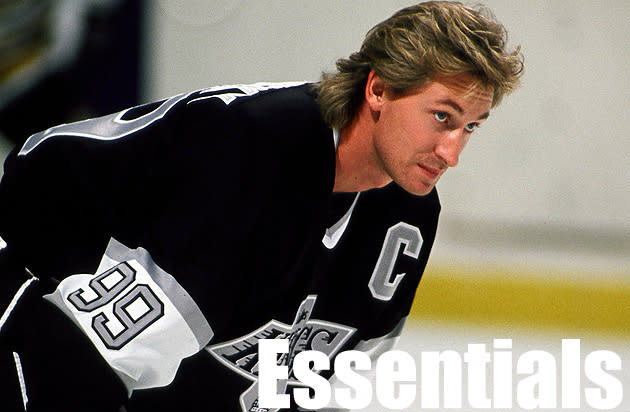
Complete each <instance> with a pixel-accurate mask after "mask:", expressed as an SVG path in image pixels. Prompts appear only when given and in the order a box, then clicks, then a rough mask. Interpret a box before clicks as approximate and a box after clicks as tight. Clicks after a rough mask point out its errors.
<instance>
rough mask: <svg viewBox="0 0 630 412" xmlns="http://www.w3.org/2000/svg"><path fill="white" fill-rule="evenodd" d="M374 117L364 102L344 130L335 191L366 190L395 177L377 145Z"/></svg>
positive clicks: (337, 156) (336, 171)
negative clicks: (384, 161) (382, 158)
mask: <svg viewBox="0 0 630 412" xmlns="http://www.w3.org/2000/svg"><path fill="white" fill-rule="evenodd" d="M373 130H374V119H373V114H372V113H371V111H370V109H369V108H368V107H367V105H366V104H363V105H362V106H361V107H360V109H359V111H358V113H357V114H356V115H355V117H354V119H353V120H352V122H350V124H349V125H348V126H347V127H346V128H344V129H343V130H341V134H340V137H339V146H338V147H337V155H336V162H335V164H336V167H335V186H334V188H333V191H335V192H362V191H365V190H369V189H374V188H377V187H383V186H385V185H387V184H388V183H390V182H391V181H392V179H391V177H389V175H388V174H387V173H386V172H385V170H384V169H383V164H382V162H381V160H380V158H379V157H378V155H377V153H376V151H375V149H374V141H373Z"/></svg>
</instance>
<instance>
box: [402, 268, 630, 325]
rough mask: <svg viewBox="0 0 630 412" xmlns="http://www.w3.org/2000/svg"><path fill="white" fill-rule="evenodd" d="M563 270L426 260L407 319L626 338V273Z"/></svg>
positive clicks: (629, 319) (629, 291) (629, 312)
mask: <svg viewBox="0 0 630 412" xmlns="http://www.w3.org/2000/svg"><path fill="white" fill-rule="evenodd" d="M567 275H568V274H566V273H563V274H561V275H558V274H557V273H554V272H553V271H549V272H547V273H546V272H543V271H537V272H536V273H531V272H528V271H527V270H515V269H512V270H505V269H503V268H497V267H493V268H481V267H479V268H463V267H459V266H458V267H455V266H452V267H451V266H448V265H429V267H427V270H426V271H425V273H424V275H423V278H422V281H421V282H420V287H419V288H418V291H417V292H416V298H415V300H414V304H413V307H412V308H411V313H410V319H411V321H416V322H420V321H422V320H423V319H431V320H439V321H444V322H458V323H470V324H475V325H485V326H504V327H509V328H522V329H528V330H542V329H545V330H557V331H560V332H566V333H579V332H582V333H592V334H606V335H612V336H621V337H630V274H627V276H625V274H623V276H616V277H610V276H609V277H607V278H608V280H601V281H599V280H598V277H597V274H593V276H592V280H588V281H584V280H583V279H584V278H583V277H582V278H580V277H577V276H567ZM624 278H625V279H624ZM612 279H617V280H612ZM619 279H622V280H619Z"/></svg>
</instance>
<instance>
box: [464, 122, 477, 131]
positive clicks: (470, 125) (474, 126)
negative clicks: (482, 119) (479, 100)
mask: <svg viewBox="0 0 630 412" xmlns="http://www.w3.org/2000/svg"><path fill="white" fill-rule="evenodd" d="M479 126H480V124H479V123H468V124H467V125H466V126H464V130H466V131H467V132H468V133H472V132H474V131H475V129H477V128H478V127H479Z"/></svg>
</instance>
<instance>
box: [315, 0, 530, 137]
mask: <svg viewBox="0 0 630 412" xmlns="http://www.w3.org/2000/svg"><path fill="white" fill-rule="evenodd" d="M506 43H507V32H506V30H505V28H504V27H503V25H501V24H500V23H498V22H497V21H496V20H495V19H494V17H493V16H492V14H491V13H490V12H489V11H488V10H487V9H485V8H482V7H477V8H474V9H473V8H470V7H467V6H464V5H463V4H461V3H455V2H442V1H435V2H433V1H432V2H427V3H421V4H418V5H415V6H411V7H407V8H404V9H402V10H400V11H398V12H397V13H395V14H394V15H393V16H392V17H390V18H389V19H387V20H385V21H383V22H381V23H379V24H377V25H376V26H374V27H373V28H372V29H371V30H370V31H368V33H367V34H366V36H365V40H364V41H363V44H362V45H361V49H360V50H359V51H358V52H356V53H353V54H352V55H350V57H349V58H347V59H339V60H338V61H337V65H336V66H337V72H336V73H334V74H324V75H323V76H322V79H321V81H320V82H319V83H317V84H315V89H316V90H317V94H318V101H319V104H320V106H321V109H322V114H323V117H324V120H325V121H326V122H327V123H328V124H329V125H330V126H331V127H336V128H342V127H344V126H346V125H347V124H348V123H350V121H351V120H352V118H353V116H354V114H355V113H356V111H357V109H358V107H359V105H360V104H361V102H362V101H363V96H364V94H363V93H364V89H365V85H366V81H367V76H368V73H369V72H370V70H374V71H375V72H376V73H377V74H378V75H379V76H380V77H381V78H382V79H383V80H384V82H385V83H386V84H387V85H388V86H389V87H391V88H392V89H393V90H394V91H397V92H405V91H409V90H412V89H415V88H417V87H420V86H422V85H423V84H424V83H426V82H427V81H429V80H430V79H431V77H432V76H434V75H437V74H442V75H451V74H453V75H454V74H459V73H470V74H473V75H474V76H475V77H476V78H477V79H478V80H479V82H480V83H481V84H482V85H484V86H491V87H492V88H493V89H494V96H493V101H492V106H493V107H494V106H496V105H497V104H499V103H500V102H501V99H502V98H503V96H505V95H506V94H509V93H510V92H512V90H514V89H515V88H517V87H518V86H519V84H520V82H519V77H520V75H521V73H522V71H523V60H522V55H521V54H520V47H518V46H517V47H516V48H515V49H514V50H512V51H507V50H506Z"/></svg>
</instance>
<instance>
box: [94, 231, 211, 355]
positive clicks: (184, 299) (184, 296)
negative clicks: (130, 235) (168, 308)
mask: <svg viewBox="0 0 630 412" xmlns="http://www.w3.org/2000/svg"><path fill="white" fill-rule="evenodd" d="M105 254H106V255H107V256H108V257H109V258H111V259H113V260H115V261H118V262H123V261H128V260H132V259H135V260H137V261H138V263H140V264H141V265H142V266H143V267H144V268H145V269H147V272H148V274H149V276H151V278H152V279H153V281H154V282H155V283H156V284H157V285H158V286H160V288H161V289H162V291H164V293H165V294H166V295H167V296H168V297H169V299H170V300H171V302H172V303H173V305H174V306H175V308H177V310H178V312H179V313H180V314H181V316H182V317H183V318H184V320H185V321H186V323H188V325H189V326H190V329H191V331H192V332H193V334H194V335H195V338H196V339H197V341H198V342H199V345H200V348H202V347H204V346H205V345H207V344H208V342H210V339H212V336H213V335H214V332H213V331H212V328H211V327H210V325H209V324H208V321H207V320H206V318H205V317H204V316H203V313H202V312H201V309H199V306H197V304H196V303H195V301H194V300H193V298H192V297H191V296H190V295H189V294H188V293H187V292H186V290H184V288H182V287H181V286H179V284H178V283H177V281H176V280H175V278H174V277H173V276H171V275H170V274H168V273H167V272H166V271H164V270H163V269H162V268H160V267H159V266H158V265H157V264H155V262H153V259H152V258H151V255H150V254H149V252H148V251H147V250H146V249H143V248H141V247H139V248H137V249H129V248H127V247H126V246H125V245H123V244H122V243H120V242H118V241H117V240H116V239H113V238H112V239H111V240H110V242H109V245H108V246H107V251H106V252H105Z"/></svg>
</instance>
